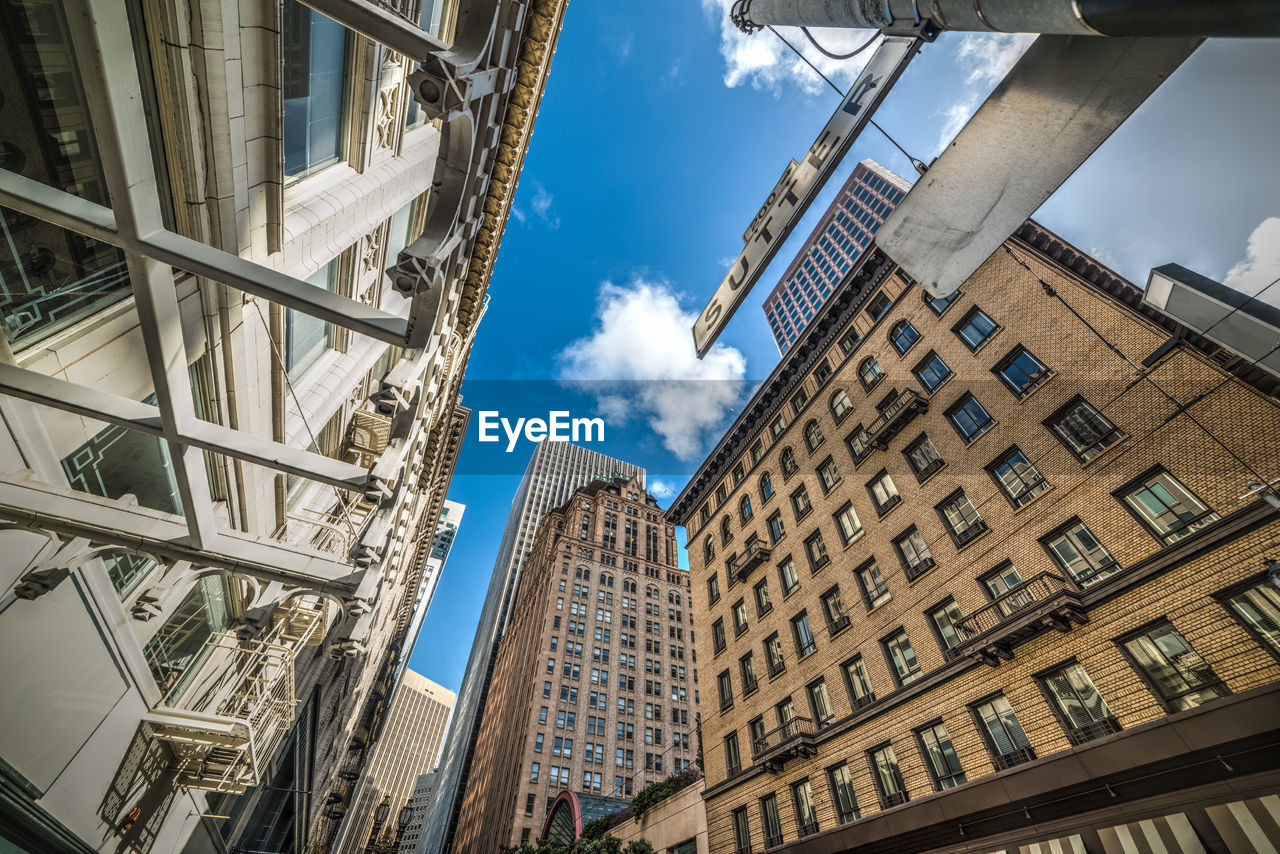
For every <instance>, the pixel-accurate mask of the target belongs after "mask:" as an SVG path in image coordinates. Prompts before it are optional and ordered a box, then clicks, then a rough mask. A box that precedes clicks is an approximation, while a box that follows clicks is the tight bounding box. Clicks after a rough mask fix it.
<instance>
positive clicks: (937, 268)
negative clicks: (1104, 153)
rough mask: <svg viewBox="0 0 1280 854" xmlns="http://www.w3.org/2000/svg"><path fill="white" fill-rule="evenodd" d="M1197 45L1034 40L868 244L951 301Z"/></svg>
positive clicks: (1060, 38)
mask: <svg viewBox="0 0 1280 854" xmlns="http://www.w3.org/2000/svg"><path fill="white" fill-rule="evenodd" d="M1200 41H1201V40H1200V39H1194V38H1189V39H1155V38H1145V39H1130V38H1116V39H1086V38H1076V37H1072V36H1041V37H1040V38H1038V39H1037V40H1036V41H1035V43H1034V44H1032V45H1031V47H1030V48H1029V49H1028V50H1027V52H1026V54H1024V55H1023V57H1022V58H1021V59H1020V60H1019V61H1018V64H1017V65H1015V66H1014V67H1013V69H1012V70H1011V71H1010V72H1009V73H1008V75H1006V77H1005V79H1004V80H1003V81H1002V82H1001V83H1000V85H999V86H997V87H996V90H995V91H994V92H992V93H991V97H989V98H988V99H987V100H986V102H985V103H984V104H983V105H982V106H981V107H980V108H979V109H978V112H977V113H975V114H974V116H973V118H971V119H970V120H969V123H968V124H966V125H965V126H964V128H963V129H962V130H961V131H960V133H959V134H958V135H957V136H956V138H955V139H954V140H953V141H952V142H951V144H950V145H949V146H947V148H946V150H945V151H943V152H942V154H941V155H940V156H939V157H938V159H937V160H935V161H934V162H933V164H932V165H931V166H930V167H929V171H927V172H926V173H925V174H924V175H922V176H921V177H920V180H918V181H917V182H916V184H915V186H914V187H912V189H911V192H910V193H908V194H907V197H906V198H905V199H903V200H902V201H901V202H900V203H899V204H898V207H897V208H896V209H895V210H894V211H893V213H892V214H890V215H889V218H888V220H886V222H885V224H884V225H882V226H881V227H880V230H879V232H877V233H876V236H875V243H876V244H877V245H879V246H880V247H881V248H883V249H884V251H885V252H886V253H887V254H888V255H889V257H890V258H892V259H893V260H894V261H895V262H897V263H898V265H899V266H901V267H902V268H903V270H904V271H905V272H907V273H908V274H910V275H911V276H912V278H914V279H915V280H916V281H918V282H920V283H921V284H922V285H923V286H924V287H925V289H926V290H928V291H929V293H931V294H933V295H935V296H945V295H947V294H950V293H952V292H954V291H955V290H956V289H957V288H959V287H960V286H961V285H962V284H963V283H964V282H965V280H966V279H968V278H969V276H971V275H972V274H973V273H974V271H975V270H977V269H978V267H979V266H981V265H982V263H983V262H984V261H986V260H987V258H989V257H990V256H991V253H993V252H995V251H996V250H997V249H998V248H999V247H1000V245H1001V244H1002V243H1003V242H1004V241H1005V240H1006V239H1007V238H1008V237H1009V235H1010V234H1013V233H1014V232H1015V231H1016V230H1017V229H1018V227H1019V226H1021V225H1022V223H1023V222H1025V221H1026V219H1027V218H1028V217H1030V216H1031V215H1032V214H1033V213H1035V211H1036V210H1037V209H1038V208H1039V207H1040V205H1041V204H1043V203H1044V201H1045V199H1047V198H1048V197H1049V196H1050V195H1051V194H1052V193H1053V192H1054V191H1055V190H1056V189H1057V188H1058V187H1059V186H1060V185H1061V184H1062V182H1063V181H1065V180H1066V179H1067V178H1068V177H1069V176H1070V175H1071V173H1073V172H1075V170H1076V169H1077V168H1079V166H1080V164H1081V163H1083V162H1084V161H1085V160H1086V159H1088V157H1089V155H1091V154H1092V153H1093V152H1094V151H1095V150H1096V149H1097V148H1098V146H1100V145H1101V144H1102V143H1103V142H1104V141H1105V140H1106V139H1107V137H1109V136H1110V135H1111V133H1112V132H1113V131H1114V130H1115V129H1116V128H1117V127H1119V126H1120V124H1121V123H1122V122H1123V121H1124V120H1125V119H1126V118H1128V117H1129V115H1130V114H1131V113H1132V112H1133V111H1134V110H1136V109H1137V108H1138V107H1139V106H1140V105H1141V104H1142V102H1143V101H1145V100H1146V99H1147V97H1148V96H1149V95H1150V94H1151V93H1152V92H1153V91H1155V89H1156V87H1157V86H1159V85H1160V84H1161V83H1163V82H1164V81H1165V80H1166V79H1167V78H1168V77H1169V75H1170V74H1172V73H1173V72H1174V70H1175V69H1176V68H1177V67H1178V66H1179V65H1181V64H1182V61H1183V60H1185V59H1186V58H1187V57H1188V56H1189V55H1190V54H1191V52H1192V51H1194V50H1195V49H1196V47H1197V45H1199V44H1200Z"/></svg>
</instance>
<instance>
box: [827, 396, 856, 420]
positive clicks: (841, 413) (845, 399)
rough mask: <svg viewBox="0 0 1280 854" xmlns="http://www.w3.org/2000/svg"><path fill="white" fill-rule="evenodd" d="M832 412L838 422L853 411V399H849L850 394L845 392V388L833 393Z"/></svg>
mask: <svg viewBox="0 0 1280 854" xmlns="http://www.w3.org/2000/svg"><path fill="white" fill-rule="evenodd" d="M830 405H831V414H832V415H834V416H835V419H836V422H837V423H839V422H840V421H843V420H844V417H845V416H846V415H848V414H849V413H850V412H852V411H853V401H852V400H850V399H849V395H847V394H845V393H844V389H842V388H838V389H836V393H835V394H833V395H831V404H830Z"/></svg>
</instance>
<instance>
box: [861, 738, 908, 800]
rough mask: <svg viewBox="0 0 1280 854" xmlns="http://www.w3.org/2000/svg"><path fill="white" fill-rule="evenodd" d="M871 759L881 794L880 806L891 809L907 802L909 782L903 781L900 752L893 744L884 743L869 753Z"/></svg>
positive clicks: (877, 786)
mask: <svg viewBox="0 0 1280 854" xmlns="http://www.w3.org/2000/svg"><path fill="white" fill-rule="evenodd" d="M867 755H868V756H869V757H870V759H871V772H872V774H873V776H874V777H875V781H876V791H877V792H879V794H880V808H881V809H886V810H887V809H889V808H890V807H896V806H898V805H899V804H905V803H906V802H907V801H909V800H910V798H909V797H908V796H907V784H906V783H904V782H903V781H902V772H901V771H899V770H898V754H896V753H895V752H894V750H893V745H892V744H883V745H881V746H880V747H877V748H875V749H874V750H870V751H868V754H867Z"/></svg>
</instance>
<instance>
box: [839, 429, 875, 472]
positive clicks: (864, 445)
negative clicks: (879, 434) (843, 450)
mask: <svg viewBox="0 0 1280 854" xmlns="http://www.w3.org/2000/svg"><path fill="white" fill-rule="evenodd" d="M844 444H845V446H846V447H847V448H848V449H849V456H851V457H853V461H854V462H855V463H859V462H862V460H863V459H865V458H866V456H867V454H869V453H871V438H870V437H869V436H868V435H867V431H866V429H865V428H864V427H863V426H862V425H861V424H859V425H858V426H857V427H854V428H853V431H852V432H851V433H849V435H848V436H845V437H844Z"/></svg>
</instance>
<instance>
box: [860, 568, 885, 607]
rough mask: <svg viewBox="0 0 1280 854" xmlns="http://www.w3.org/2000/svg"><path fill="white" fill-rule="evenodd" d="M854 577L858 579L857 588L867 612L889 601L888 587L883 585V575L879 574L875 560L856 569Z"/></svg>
mask: <svg viewBox="0 0 1280 854" xmlns="http://www.w3.org/2000/svg"><path fill="white" fill-rule="evenodd" d="M854 575H856V576H857V578H858V587H859V589H861V590H862V598H863V601H865V602H866V604H867V610H868V611H870V610H872V609H873V608H877V607H879V606H880V605H883V604H884V603H885V602H888V601H889V598H890V597H889V585H888V584H887V583H885V580H884V574H883V573H881V572H880V567H879V566H878V565H877V564H876V561H875V558H872V559H871V560H869V561H867V562H866V563H864V564H862V566H860V567H858V569H857V570H855V571H854Z"/></svg>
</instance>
